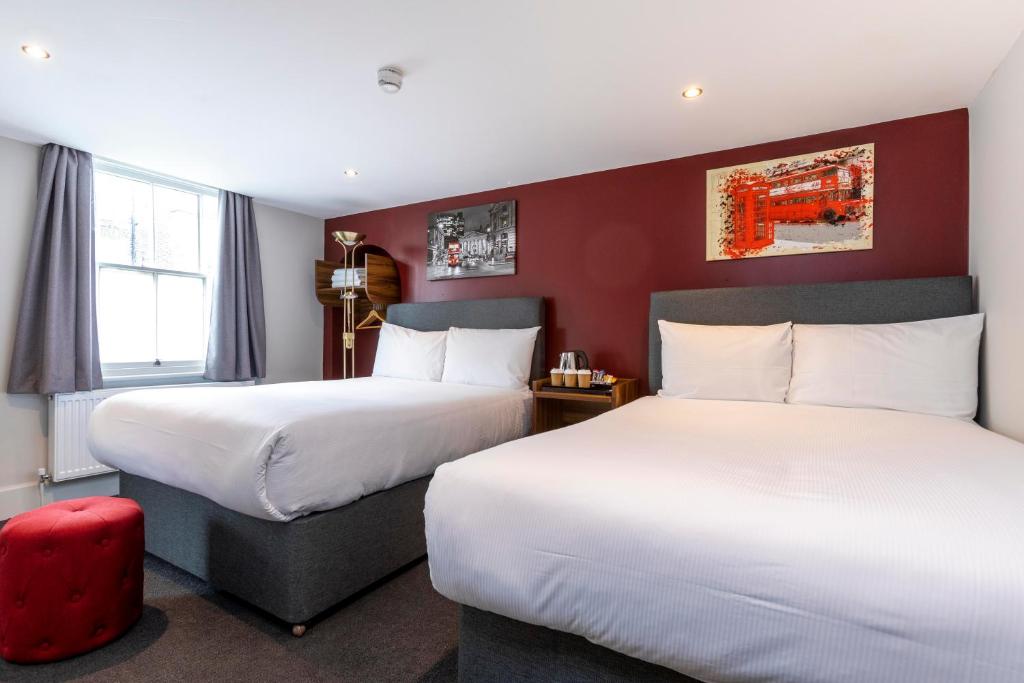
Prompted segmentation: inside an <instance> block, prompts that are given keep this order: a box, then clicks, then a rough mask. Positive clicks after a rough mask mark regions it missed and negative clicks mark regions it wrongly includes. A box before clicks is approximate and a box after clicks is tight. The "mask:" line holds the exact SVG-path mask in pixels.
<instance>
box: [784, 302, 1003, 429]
mask: <svg viewBox="0 0 1024 683" xmlns="http://www.w3.org/2000/svg"><path fill="white" fill-rule="evenodd" d="M983 325H984V314H982V313H977V314H975V315H964V316H959V317H956V318H939V319H937V320H922V321H920V322H912V323H894V324H890V325H794V326H793V349H794V350H793V379H792V381H791V382H790V385H789V397H788V398H787V399H786V400H787V402H789V403H817V404H821V405H830V406H845V407H849V408H892V409H894V410H906V411H910V412H914V413H930V414H932V415H944V416H946V417H957V418H960V419H962V420H970V419H973V418H974V414H975V412H977V409H978V344H979V343H980V340H981V330H982V327H983Z"/></svg>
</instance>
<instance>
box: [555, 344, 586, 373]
mask: <svg viewBox="0 0 1024 683" xmlns="http://www.w3.org/2000/svg"><path fill="white" fill-rule="evenodd" d="M558 367H559V369H560V370H561V371H562V372H565V371H566V370H586V369H588V368H589V367H590V360H589V359H588V358H587V354H585V353H583V352H582V351H580V350H579V349H577V350H575V351H564V352H562V353H560V354H558Z"/></svg>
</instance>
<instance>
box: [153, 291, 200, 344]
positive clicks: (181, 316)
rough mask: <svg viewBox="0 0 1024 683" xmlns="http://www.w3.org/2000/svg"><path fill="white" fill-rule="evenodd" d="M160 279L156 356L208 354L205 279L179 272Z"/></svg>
mask: <svg viewBox="0 0 1024 683" xmlns="http://www.w3.org/2000/svg"><path fill="white" fill-rule="evenodd" d="M157 278H158V283H157V315H158V320H157V335H158V342H157V357H158V358H159V359H160V360H161V361H172V360H201V359H202V358H204V357H205V355H206V354H205V348H206V338H205V336H204V334H203V331H204V329H205V327H206V326H205V325H204V324H203V315H204V314H203V311H204V306H203V281H202V280H201V279H200V278H197V277H181V276H177V275H159V276H157Z"/></svg>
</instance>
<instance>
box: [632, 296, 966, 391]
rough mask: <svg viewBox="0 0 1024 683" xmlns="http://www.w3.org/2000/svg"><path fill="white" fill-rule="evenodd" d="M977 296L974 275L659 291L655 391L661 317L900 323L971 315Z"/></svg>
mask: <svg viewBox="0 0 1024 683" xmlns="http://www.w3.org/2000/svg"><path fill="white" fill-rule="evenodd" d="M972 299H973V291H972V286H971V278H970V277H968V276H959V277H930V278H919V279H907V280H867V281H863V282H828V283H824V284H813V285H784V286H780V287H722V288H719V289H689V290H678V291H674V292H654V293H653V294H651V310H650V316H649V325H648V334H649V335H650V336H649V351H648V361H647V362H648V370H649V372H650V377H649V384H650V391H651V393H652V394H653V393H656V392H657V391H658V389H660V388H661V334H660V333H659V331H658V321H659V320H670V321H672V322H680V323H694V324H697V325H772V324H775V323H784V322H786V321H787V320H792V321H793V322H794V323H805V324H812V325H815V324H816V325H828V324H844V323H845V324H870V323H900V322H910V321H913V320H929V319H931V318H949V317H953V316H957V315H968V314H970V313H972V312H973V301H972Z"/></svg>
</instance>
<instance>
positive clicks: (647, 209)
mask: <svg viewBox="0 0 1024 683" xmlns="http://www.w3.org/2000/svg"><path fill="white" fill-rule="evenodd" d="M866 142H873V143H875V155H876V175H875V214H874V222H875V235H874V249H871V250H868V251H854V252H842V253H831V254H808V255H797V256H776V257H767V258H755V259H745V260H737V261H714V262H707V261H705V260H704V242H705V216H704V214H705V172H706V171H707V170H708V169H712V168H719V167H722V166H732V165H734V164H741V163H748V162H753V161H759V160H764V159H774V158H777V157H786V156H792V155H796V154H804V153H809V152H816V151H821V150H826V149H831V148H834V147H844V146H849V145H856V144H860V143H866ZM505 199H515V200H516V201H517V207H516V211H517V261H518V263H517V268H518V273H517V274H516V275H512V276H505V277H489V278H472V279H464V280H454V281H453V280H448V281H440V282H428V281H427V280H426V274H425V270H426V263H425V261H426V225H427V214H428V213H430V212H432V211H438V210H443V209H455V208H459V207H463V206H473V205H475V204H484V203H488V202H495V201H501V200H505ZM967 225H968V125H967V110H966V109H958V110H955V111H949V112H943V113H940V114H931V115H928V116H919V117H915V118H910V119H900V120H898V121H890V122H887V123H880V124H875V125H870V126H863V127H860V128H850V129H847V130H840V131H833V132H830V133H821V134H818V135H810V136H807V137H802V138H794V139H791V140H782V141H779V142H769V143H765V144H760V145H754V146H752V147H743V148H739V149H732V150H726V151H722V152H713V153H710V154H701V155H697V156H691V157H684V158H682V159H673V160H670V161H662V162H657V163H651V164H642V165H639V166H629V167H626V168H620V169H615V170H611V171H602V172H599V173H588V174H586V175H580V176H573V177H570V178H560V179H557V180H549V181H544V182H538V183H531V184H529V185H519V186H516V187H508V188H502V189H497V190H490V191H486V192H478V193H475V194H470V195H463V196H458V197H449V198H445V199H438V200H433V201H428V202H421V203H419V204H411V205H408V206H400V207H396V208H392V209H383V210H380V211H371V212H368V213H362V214H356V215H352V216H344V217H341V218H333V219H330V220H328V221H327V222H326V233H325V236H324V238H325V242H324V243H325V251H326V255H327V258H332V259H340V250H338V249H337V248H336V245H335V244H334V243H333V242H332V240H331V239H330V233H331V231H332V230H339V229H346V230H357V231H360V232H365V233H366V234H367V235H368V238H367V241H368V242H370V243H373V244H379V245H381V246H383V247H384V248H385V249H387V250H388V251H389V252H390V253H391V255H392V256H393V257H394V258H395V259H396V260H397V261H399V264H400V266H399V267H400V272H401V276H402V299H403V301H447V300H454V299H477V298H483V297H503V296H543V297H545V298H546V299H547V306H548V321H547V322H548V326H547V329H548V332H547V334H548V336H547V348H548V356H549V359H548V361H549V363H550V362H552V359H553V357H554V355H555V354H556V353H557V352H558V351H561V350H564V349H575V348H581V349H584V350H585V351H586V352H587V353H588V354H589V356H590V359H591V364H592V365H593V366H594V367H599V368H604V369H607V370H609V371H611V372H613V373H615V374H617V375H619V376H622V377H640V378H643V379H644V380H645V381H646V376H647V308H648V300H649V295H650V293H651V292H654V291H659V290H667V289H690V288H704V287H729V286H739V285H770V284H789V283H804V282H828V281H840V280H871V279H882V278H903V277H928V276H939V275H964V274H966V273H967ZM325 315H326V319H325V325H324V330H325V333H324V376H325V377H336V376H338V374H339V373H340V369H339V368H340V366H339V362H340V356H339V355H338V350H337V343H336V341H335V340H337V339H340V337H341V335H340V323H341V318H340V315H333V314H332V313H331V312H330V311H327V312H326V313H325ZM375 334H376V333H374V332H360V333H359V336H358V340H357V352H358V361H357V366H358V368H359V370H360V374H369V371H370V370H371V369H372V367H373V352H374V349H375V347H376V336H375Z"/></svg>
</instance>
